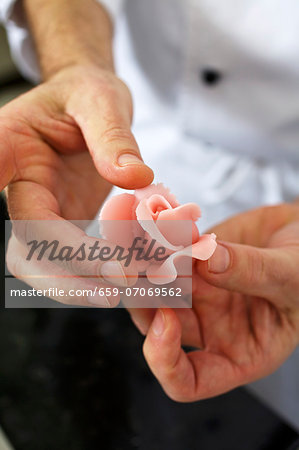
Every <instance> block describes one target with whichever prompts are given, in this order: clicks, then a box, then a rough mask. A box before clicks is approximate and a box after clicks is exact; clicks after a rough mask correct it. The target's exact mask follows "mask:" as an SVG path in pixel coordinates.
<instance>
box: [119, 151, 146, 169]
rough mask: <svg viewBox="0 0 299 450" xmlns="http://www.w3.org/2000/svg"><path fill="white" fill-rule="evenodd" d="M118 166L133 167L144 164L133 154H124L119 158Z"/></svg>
mask: <svg viewBox="0 0 299 450" xmlns="http://www.w3.org/2000/svg"><path fill="white" fill-rule="evenodd" d="M118 164H119V165H120V166H131V165H134V164H144V163H143V161H142V160H141V159H140V158H138V156H137V155H134V154H133V153H123V154H122V155H120V156H119V157H118Z"/></svg>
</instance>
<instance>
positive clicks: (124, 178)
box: [97, 159, 154, 189]
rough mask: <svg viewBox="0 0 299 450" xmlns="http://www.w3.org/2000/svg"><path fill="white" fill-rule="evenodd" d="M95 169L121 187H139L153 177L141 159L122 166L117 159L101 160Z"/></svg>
mask: <svg viewBox="0 0 299 450" xmlns="http://www.w3.org/2000/svg"><path fill="white" fill-rule="evenodd" d="M97 169H98V171H99V173H100V174H101V175H102V176H103V177H104V178H105V179H106V180H107V181H109V182H110V183H112V184H113V185H115V186H118V187H120V188H122V189H141V188H143V187H146V186H148V185H149V184H151V183H152V181H153V179H154V172H153V171H152V169H151V168H150V167H148V166H147V165H146V164H144V162H143V161H142V160H141V159H138V160H137V161H136V162H135V163H134V164H128V165H123V166H120V165H119V164H118V162H117V161H115V162H114V163H113V162H107V161H101V162H99V163H98V164H97Z"/></svg>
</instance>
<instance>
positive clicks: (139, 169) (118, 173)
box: [0, 0, 153, 306]
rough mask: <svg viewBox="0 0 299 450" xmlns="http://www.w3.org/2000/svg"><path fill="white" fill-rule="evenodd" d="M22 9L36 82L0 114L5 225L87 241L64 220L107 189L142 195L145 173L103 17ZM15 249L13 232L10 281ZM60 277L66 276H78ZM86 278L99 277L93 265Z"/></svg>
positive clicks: (18, 249)
mask: <svg viewBox="0 0 299 450" xmlns="http://www.w3.org/2000/svg"><path fill="white" fill-rule="evenodd" d="M24 6H25V11H26V13H27V18H28V21H29V23H30V26H31V28H32V34H33V37H34V40H35V44H36V48H37V53H38V55H39V61H40V65H41V73H42V77H43V82H42V83H41V84H40V85H39V86H38V87H36V88H34V89H32V90H31V91H30V92H28V93H26V94H25V95H23V96H20V97H19V98H17V99H16V100H14V101H12V102H10V103H9V104H7V105H6V106H4V107H3V108H1V110H0V185H1V189H3V188H5V187H6V186H8V188H7V189H6V193H7V202H8V208H9V214H10V217H11V219H12V220H26V221H29V220H56V221H59V224H60V223H61V225H60V226H58V225H57V226H56V228H55V227H52V228H51V233H50V232H49V231H48V232H46V233H45V232H44V231H41V230H40V231H39V232H38V233H37V236H36V239H38V238H39V239H47V240H52V239H58V240H59V241H60V242H61V245H63V242H62V241H63V239H64V238H65V237H66V236H67V238H68V240H70V241H74V242H77V243H78V242H80V241H82V242H88V237H87V236H86V235H85V233H84V232H83V231H82V230H80V229H79V228H77V227H74V225H72V224H71V223H69V222H67V221H69V220H88V219H93V218H94V217H95V215H96V213H97V211H98V210H99V208H100V206H101V204H102V202H103V201H104V199H105V198H106V196H107V194H108V193H109V191H110V189H111V187H112V185H117V186H120V187H123V188H126V189H135V188H140V187H144V186H146V185H148V184H150V183H151V181H152V179H153V172H152V170H151V169H150V168H149V167H148V166H146V165H145V164H144V163H143V161H142V158H141V155H140V152H139V148H138V145H137V143H136V141H135V139H134V136H133V135H132V133H131V121H132V100H131V95H130V92H129V90H128V88H127V86H126V85H125V84H124V83H123V82H122V81H121V80H120V79H118V78H117V77H116V75H115V74H114V70H113V62H112V52H111V39H112V29H111V23H110V20H109V18H108V16H107V14H106V12H105V11H104V10H103V9H102V8H101V7H100V6H99V5H98V4H97V3H96V2H94V1H91V0H87V1H84V2H83V1H81V0H72V1H71V2H70V1H69V0H62V1H61V0H59V1H56V0H53V1H51V2H48V1H45V0H27V1H25V2H24ZM51 18H52V20H51ZM62 44H63V45H62ZM124 155H128V158H125V160H124V157H125V156H124ZM48 228H49V227H48ZM55 230H56V232H55ZM62 230H63V232H62ZM26 232H27V233H28V230H27V231H26ZM25 237H26V236H25ZM23 242H24V230H23V231H22V232H20V230H19V229H18V231H17V232H16V230H15V233H14V235H13V237H12V239H11V241H10V246H9V249H8V254H7V263H8V266H9V268H10V270H11V272H12V273H13V274H14V275H15V276H17V277H19V278H22V273H24V272H26V269H27V268H28V263H27V262H26V261H25V259H24V245H23ZM96 265H97V266H96ZM63 269H66V270H67V271H68V273H69V274H70V275H71V274H77V269H78V268H74V267H71V266H70V265H69V266H67V267H63ZM90 269H91V272H90V273H91V274H92V275H93V276H97V277H98V276H99V273H100V264H99V263H98V262H95V263H94V264H93V266H92V267H90ZM44 270H45V271H46V272H45V273H47V271H48V268H45V269H44ZM43 273H44V272H43ZM57 283H60V281H59V282H58V280H57ZM31 284H35V287H37V288H38V287H39V283H38V282H37V281H36V280H35V281H34V283H33V282H32V283H31ZM56 300H58V301H61V299H59V298H56ZM70 300H72V301H73V302H74V299H70ZM83 304H86V302H83ZM104 305H105V306H107V304H106V303H104Z"/></svg>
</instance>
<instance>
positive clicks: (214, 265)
mask: <svg viewBox="0 0 299 450" xmlns="http://www.w3.org/2000/svg"><path fill="white" fill-rule="evenodd" d="M229 265H230V254H229V251H228V250H227V248H226V247H223V245H221V244H218V245H217V247H216V250H215V252H214V253H213V256H211V258H210V259H209V260H208V271H209V272H212V273H223V272H225V271H226V270H227V269H228V268H229Z"/></svg>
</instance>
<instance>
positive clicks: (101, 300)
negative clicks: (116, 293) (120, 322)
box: [87, 295, 111, 308]
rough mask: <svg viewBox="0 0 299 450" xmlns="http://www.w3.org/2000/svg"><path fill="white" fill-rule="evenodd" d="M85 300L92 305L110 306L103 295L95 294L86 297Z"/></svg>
mask: <svg viewBox="0 0 299 450" xmlns="http://www.w3.org/2000/svg"><path fill="white" fill-rule="evenodd" d="M87 301H88V302H89V303H90V304H91V305H94V306H102V307H106V308H110V307H111V305H110V303H109V301H108V299H107V297H105V296H104V295H95V296H93V297H87Z"/></svg>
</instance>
